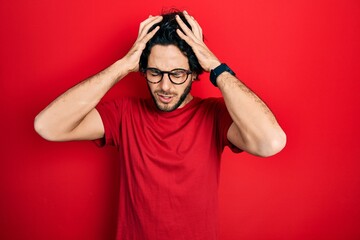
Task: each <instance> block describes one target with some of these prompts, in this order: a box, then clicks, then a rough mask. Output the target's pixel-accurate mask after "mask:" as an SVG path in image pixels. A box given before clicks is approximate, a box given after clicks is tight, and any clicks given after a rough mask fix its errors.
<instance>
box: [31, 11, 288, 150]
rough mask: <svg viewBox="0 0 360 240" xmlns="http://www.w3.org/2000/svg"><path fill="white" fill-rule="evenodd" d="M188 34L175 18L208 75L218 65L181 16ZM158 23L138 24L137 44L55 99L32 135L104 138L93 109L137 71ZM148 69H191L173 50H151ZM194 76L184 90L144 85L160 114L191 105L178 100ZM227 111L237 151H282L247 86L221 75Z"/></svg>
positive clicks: (268, 115)
mask: <svg viewBox="0 0 360 240" xmlns="http://www.w3.org/2000/svg"><path fill="white" fill-rule="evenodd" d="M184 14H185V17H186V19H187V21H188V22H189V24H190V26H191V27H192V30H190V29H189V28H188V27H187V26H186V25H185V24H184V23H183V22H182V20H181V19H180V18H179V17H177V19H176V20H177V22H178V23H179V25H180V27H181V28H182V30H183V31H184V33H185V34H184V33H182V32H181V31H180V30H177V34H178V35H179V36H180V37H181V38H182V39H184V40H185V41H186V42H187V43H188V44H189V45H190V46H191V47H192V49H193V51H194V53H195V54H196V56H197V58H198V60H199V63H200V65H201V66H202V68H203V69H204V70H205V71H208V72H209V71H211V69H214V68H215V67H217V66H219V65H220V63H221V62H220V61H219V59H218V58H217V57H216V56H215V55H214V54H213V53H212V52H211V51H210V50H209V49H208V47H207V46H206V45H205V43H204V42H203V34H202V29H201V27H200V25H199V24H198V23H197V21H196V20H195V19H194V18H193V17H192V16H190V15H189V14H188V13H187V12H184ZM161 20H162V17H161V16H155V17H153V16H149V18H148V19H146V20H145V21H143V22H142V23H141V24H140V28H139V34H138V38H137V40H136V41H135V43H134V45H133V47H132V48H131V49H130V51H129V52H128V53H127V54H126V55H125V56H124V57H123V58H121V59H120V60H118V61H117V62H115V63H114V64H112V65H111V66H109V67H108V68H107V69H105V70H103V71H102V72H100V73H98V74H96V75H95V76H93V77H91V78H89V79H86V80H85V81H83V82H81V83H80V84H78V85H76V86H75V87H73V88H71V89H69V90H68V91H66V92H65V93H64V94H62V95H60V96H59V97H58V98H57V99H55V100H54V101H53V102H52V103H51V104H50V105H49V106H48V107H46V108H45V109H44V110H43V111H42V112H40V113H39V114H38V116H37V117H36V118H35V122H34V126H35V130H36V131H37V132H38V133H39V134H40V135H41V136H42V137H43V138H45V139H47V140H51V141H70V140H93V139H98V138H102V137H103V136H104V126H103V123H102V120H101V118H100V115H99V113H98V112H97V110H96V109H95V106H96V105H97V104H98V103H99V101H100V100H101V98H102V97H103V96H104V95H105V94H106V92H107V91H108V90H109V89H110V88H111V87H112V86H114V85H115V84H116V83H117V82H118V81H120V80H121V79H122V78H123V77H125V76H126V75H127V74H129V73H131V72H136V71H138V70H139V59H140V55H141V53H142V51H143V50H144V48H145V45H146V42H147V41H149V39H151V38H152V37H153V36H154V34H155V33H156V31H157V30H158V28H155V29H154V30H153V31H151V32H150V33H147V32H148V30H149V29H150V27H151V26H153V25H154V24H155V23H157V22H160V21H161ZM148 66H149V67H155V68H158V69H160V70H163V71H169V70H172V69H174V68H179V67H181V68H184V69H189V65H188V63H187V59H186V57H185V56H184V55H183V54H182V53H181V52H180V50H179V49H177V48H176V47H175V46H171V45H170V46H167V47H164V46H154V47H153V49H152V51H151V54H150V56H149V60H148ZM195 77H196V76H191V77H190V76H189V79H188V80H187V81H186V82H185V83H184V84H183V85H176V86H175V85H173V84H171V82H170V80H169V79H168V76H167V75H166V74H165V75H164V79H163V81H161V82H160V83H158V84H148V86H149V89H150V92H151V94H152V96H153V98H154V100H155V102H156V103H157V106H158V107H159V109H162V110H163V111H169V110H173V109H176V108H181V107H183V106H185V105H186V104H187V103H189V102H190V101H191V99H192V95H191V94H190V93H189V94H187V95H186V96H185V97H184V101H183V102H181V103H180V104H179V105H177V103H179V99H180V96H181V95H183V94H184V92H185V90H186V88H187V87H188V86H191V83H192V81H193V79H194V78H195ZM217 85H218V87H219V89H220V91H221V93H222V95H223V98H224V101H225V104H226V107H227V109H228V111H229V113H230V116H231V118H232V119H233V124H232V125H231V126H230V128H229V130H228V133H227V137H228V139H229V141H230V142H231V143H233V144H234V145H235V146H237V147H238V148H240V149H242V150H244V151H247V152H249V153H251V154H253V155H257V156H262V157H267V156H271V155H274V154H276V153H278V152H279V151H281V149H283V147H284V146H285V144H286V135H285V133H284V131H283V130H282V129H281V127H280V126H279V124H278V123H277V121H276V119H275V116H274V115H273V114H272V112H271V111H270V109H269V108H268V107H267V106H266V104H265V103H264V102H263V101H262V100H261V99H260V98H259V97H258V96H257V95H256V94H255V93H254V92H252V91H251V90H250V89H249V88H247V87H246V85H245V84H244V83H243V82H241V81H240V80H239V79H237V78H236V77H234V76H232V75H231V74H229V73H227V72H224V73H222V74H221V75H220V76H219V77H218V78H217Z"/></svg>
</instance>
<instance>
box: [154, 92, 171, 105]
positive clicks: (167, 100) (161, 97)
mask: <svg viewBox="0 0 360 240" xmlns="http://www.w3.org/2000/svg"><path fill="white" fill-rule="evenodd" d="M157 96H158V98H159V100H160V101H161V102H162V103H165V104H167V103H170V102H171V100H172V99H173V96H172V95H165V94H160V93H158V94H157Z"/></svg>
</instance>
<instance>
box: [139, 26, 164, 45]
mask: <svg viewBox="0 0 360 240" xmlns="http://www.w3.org/2000/svg"><path fill="white" fill-rule="evenodd" d="M159 29H160V27H159V26H156V27H155V28H154V29H153V30H152V31H151V32H149V33H148V34H146V35H145V36H144V38H143V39H142V40H141V41H142V42H143V43H144V44H146V43H147V42H148V41H149V40H150V39H151V38H152V37H153V36H154V35H155V33H156V32H157V31H158V30H159Z"/></svg>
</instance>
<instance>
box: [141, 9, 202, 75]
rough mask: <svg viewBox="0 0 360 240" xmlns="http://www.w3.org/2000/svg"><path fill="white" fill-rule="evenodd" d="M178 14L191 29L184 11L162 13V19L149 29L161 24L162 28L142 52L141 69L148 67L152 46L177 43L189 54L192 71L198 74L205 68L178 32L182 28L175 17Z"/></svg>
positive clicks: (181, 49)
mask: <svg viewBox="0 0 360 240" xmlns="http://www.w3.org/2000/svg"><path fill="white" fill-rule="evenodd" d="M176 15H179V16H180V18H181V19H182V20H183V22H184V23H185V24H186V25H187V26H188V27H189V28H190V29H191V26H190V24H189V23H188V21H187V20H186V19H185V16H184V14H183V13H182V12H180V11H178V10H173V11H172V12H168V13H165V14H162V16H163V19H162V21H161V22H160V23H157V24H154V25H153V26H152V27H151V28H150V29H149V32H150V31H151V30H153V29H154V28H155V27H157V26H160V29H159V30H158V31H157V32H156V34H155V35H154V36H153V37H152V38H151V39H150V40H149V41H148V42H147V44H146V47H145V49H144V50H143V52H142V54H141V57H140V62H139V68H140V71H142V72H143V71H144V70H145V69H146V68H147V64H148V58H149V55H150V52H151V48H152V47H153V46H154V45H163V46H167V45H175V46H177V47H178V48H179V49H180V51H181V52H182V53H183V54H184V55H185V56H187V58H188V60H189V66H190V71H192V72H194V73H196V74H197V75H199V74H201V73H202V72H203V69H202V67H201V65H200V63H199V61H198V59H197V57H196V55H195V53H194V51H193V50H192V48H191V47H190V45H189V44H187V43H186V42H185V41H184V40H182V39H181V38H180V37H179V35H178V34H177V33H176V29H180V30H181V28H180V26H179V24H178V23H177V21H176V19H175V16H176ZM181 31H182V30H181Z"/></svg>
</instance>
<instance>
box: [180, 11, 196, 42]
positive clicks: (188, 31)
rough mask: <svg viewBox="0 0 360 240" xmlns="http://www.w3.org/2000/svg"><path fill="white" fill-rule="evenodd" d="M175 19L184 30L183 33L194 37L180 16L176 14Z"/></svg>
mask: <svg viewBox="0 0 360 240" xmlns="http://www.w3.org/2000/svg"><path fill="white" fill-rule="evenodd" d="M175 18H176V21H177V23H178V24H179V26H180V28H181V29H182V30H183V31H184V33H185V34H186V35H187V36H189V37H195V35H194V33H193V32H192V31H191V29H190V28H189V27H188V26H186V24H185V23H184V21H183V20H182V19H181V18H180V16H179V15H176V17H175Z"/></svg>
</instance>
